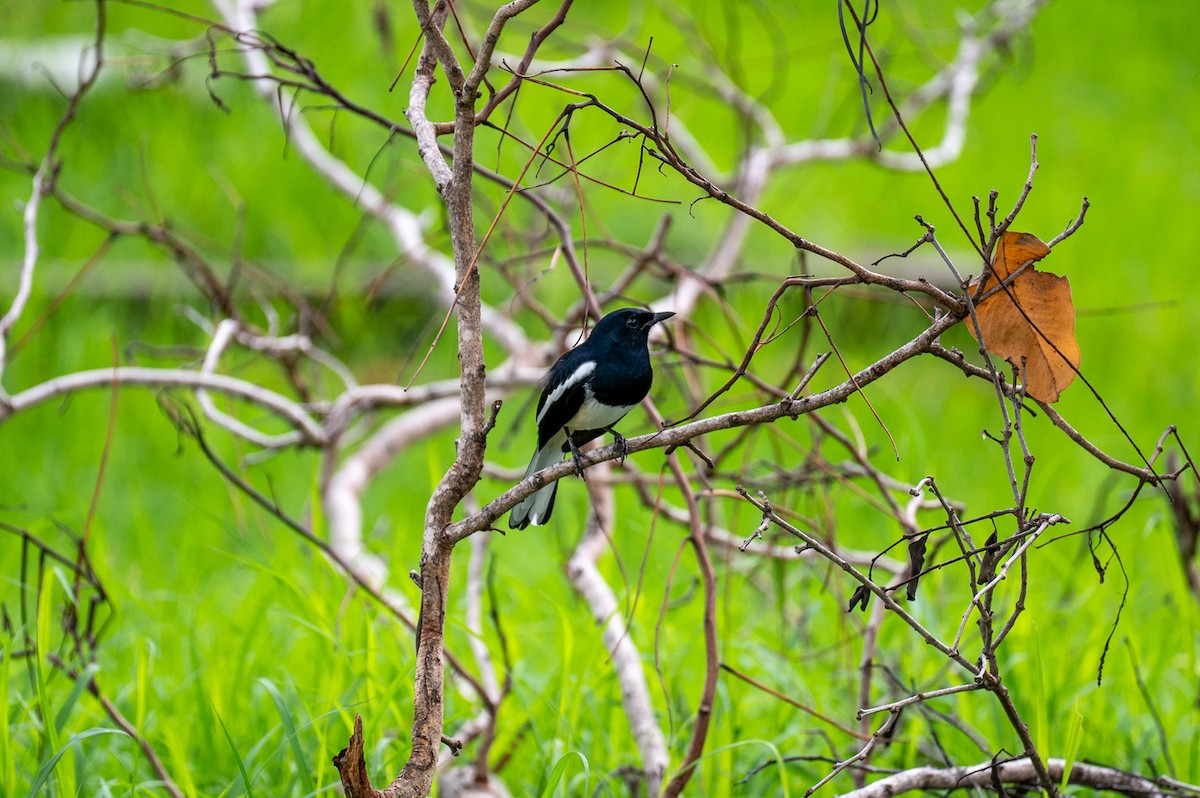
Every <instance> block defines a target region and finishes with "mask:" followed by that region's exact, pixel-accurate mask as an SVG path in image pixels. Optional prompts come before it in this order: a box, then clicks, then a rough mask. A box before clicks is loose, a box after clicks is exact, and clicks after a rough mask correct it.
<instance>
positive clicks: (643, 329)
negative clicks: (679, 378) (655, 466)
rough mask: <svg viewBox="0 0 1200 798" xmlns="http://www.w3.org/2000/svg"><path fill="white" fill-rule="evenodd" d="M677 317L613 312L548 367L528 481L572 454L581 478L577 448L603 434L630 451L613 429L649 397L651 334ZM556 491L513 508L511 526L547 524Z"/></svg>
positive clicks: (538, 494)
mask: <svg viewBox="0 0 1200 798" xmlns="http://www.w3.org/2000/svg"><path fill="white" fill-rule="evenodd" d="M674 315H675V314H674V313H671V312H666V313H651V312H650V311H648V310H642V309H641V308H622V309H621V310H614V311H613V312H612V313H609V314H608V315H607V316H605V317H604V318H602V319H601V320H600V321H599V322H597V323H596V328H595V329H594V330H592V334H591V336H589V337H588V339H587V340H586V341H584V342H583V343H582V344H580V345H579V346H577V347H575V348H574V349H572V350H571V351H570V352H567V353H566V354H565V355H563V356H562V357H560V358H559V359H558V361H557V362H555V364H554V365H553V366H551V367H550V370H549V371H548V372H546V379H545V383H546V384H545V388H543V390H542V396H541V398H540V399H538V405H537V429H538V445H537V451H536V452H534V454H533V459H532V460H530V461H529V468H527V469H525V476H526V477H528V476H530V475H532V474H534V473H536V472H538V471H541V470H542V469H543V468H546V467H548V466H552V465H554V464H555V463H557V462H558V461H559V460H561V459H562V456H563V453H564V452H571V454H572V456H573V457H574V458H575V473H576V474H578V475H579V476H581V477H582V476H583V461H584V460H585V459H586V458H585V457H584V455H583V453H582V452H580V451H579V447H580V446H583V445H584V444H585V443H587V442H588V441H591V440H595V439H596V438H598V437H600V435H601V433H603V432H605V431H608V432H611V433H612V434H613V436H614V437H615V438H616V440H617V443H618V444H619V445H620V446H621V447H622V450H626V449H627V447H628V444H626V442H625V438H624V437H623V436H622V435H621V434H620V433H619V432H617V431H616V430H614V429H613V428H612V427H613V425H614V424H616V423H617V422H618V421H620V420H621V419H622V418H624V416H625V414H626V413H628V412H629V411H630V410H632V409H633V407H634V405H636V404H638V403H639V402H641V401H642V400H643V399H645V398H646V394H648V393H649V392H650V383H651V381H652V380H653V379H654V372H653V370H652V369H651V368H650V348H649V343H648V339H649V336H650V328H651V327H653V326H654V325H655V324H658V323H659V322H660V321H663V320H665V319H669V318H671V317H672V316H674ZM557 488H558V482H551V483H550V484H549V485H547V486H546V487H544V488H542V489H540V490H539V491H537V492H536V493H534V494H533V495H532V496H530V497H528V498H527V499H525V500H523V501H522V502H520V503H519V504H518V505H517V506H516V507H513V509H512V515H510V516H509V518H508V525H509V526H510V527H511V528H512V529H524V528H525V527H527V526H529V525H530V524H534V525H535V526H536V525H540V524H544V523H546V522H547V521H549V520H550V512H551V511H552V510H553V509H554V492H555V490H556V489H557Z"/></svg>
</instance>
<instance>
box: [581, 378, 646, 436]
mask: <svg viewBox="0 0 1200 798" xmlns="http://www.w3.org/2000/svg"><path fill="white" fill-rule="evenodd" d="M633 408H634V405H616V406H613V405H605V404H601V403H600V402H597V401H596V397H595V396H593V395H592V391H591V389H590V388H588V389H586V391H585V394H584V398H583V406H582V407H580V408H579V412H578V413H576V414H575V417H574V418H572V419H571V422H570V423H569V424H568V425H567V427H568V428H570V429H572V430H582V429H605V428H606V427H611V426H612V425H613V424H616V423H617V422H618V421H620V420H621V419H622V418H624V416H625V414H626V413H628V412H629V411H630V410H632V409H633Z"/></svg>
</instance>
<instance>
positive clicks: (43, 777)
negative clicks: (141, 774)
mask: <svg viewBox="0 0 1200 798" xmlns="http://www.w3.org/2000/svg"><path fill="white" fill-rule="evenodd" d="M101 734H122V735H123V734H125V732H123V731H121V730H120V729H107V728H103V727H99V726H97V727H96V728H94V729H88V730H87V731H81V732H80V733H79V734H75V735H72V736H71V739H69V740H67V743H66V745H64V746H63V747H62V748H60V749H59V750H58V751H57V752H56V753H55V754H54V756H52V757H50V758H49V759H48V760H46V761H45V762H44V763H42V766H41V767H40V768H38V772H37V775H36V776H34V778H33V783H32V784H30V785H29V792H28V793H26V796H27V798H38V796H39V795H41V794H42V793H41V789H42V785H44V784H45V783H46V781H47V780H48V779H49V778H50V775H51V774H52V773H53V772H54V768H55V766H57V765H58V761H59V760H60V759H62V757H63V754H65V753H66V752H67V751H69V750H70V749H71V746H73V745H75V743H78V742H82V741H83V740H86V739H88V738H89V737H96V736H98V735H101Z"/></svg>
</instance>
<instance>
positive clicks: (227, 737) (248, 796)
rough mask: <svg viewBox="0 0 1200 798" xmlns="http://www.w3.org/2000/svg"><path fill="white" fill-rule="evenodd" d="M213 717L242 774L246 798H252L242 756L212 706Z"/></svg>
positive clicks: (222, 720)
mask: <svg viewBox="0 0 1200 798" xmlns="http://www.w3.org/2000/svg"><path fill="white" fill-rule="evenodd" d="M212 711H213V715H215V716H216V718H217V723H218V724H219V725H220V726H221V732H222V734H224V735H225V741H226V742H228V743H229V750H231V751H233V758H234V760H236V761H237V766H238V770H239V771H240V772H241V774H242V784H243V785H244V786H245V788H246V798H254V791H253V790H252V789H251V788H250V774H249V773H247V772H246V763H245V762H243V761H242V755H241V754H240V753H239V752H238V748H237V744H236V743H234V741H233V736H232V735H231V734H230V733H229V729H227V728H225V721H224V719H222V718H221V713H220V712H218V711H217V708H216V707H215V706H214V707H213V708H212Z"/></svg>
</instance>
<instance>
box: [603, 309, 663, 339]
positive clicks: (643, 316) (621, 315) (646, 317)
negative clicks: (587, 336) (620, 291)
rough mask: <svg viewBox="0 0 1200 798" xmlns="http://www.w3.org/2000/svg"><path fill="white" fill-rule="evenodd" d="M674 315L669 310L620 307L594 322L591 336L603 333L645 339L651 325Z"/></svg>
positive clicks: (615, 336)
mask: <svg viewBox="0 0 1200 798" xmlns="http://www.w3.org/2000/svg"><path fill="white" fill-rule="evenodd" d="M674 315H675V313H674V312H672V311H669V310H668V311H664V312H662V313H653V312H651V311H649V310H642V309H641V308H621V309H620V310H614V311H613V312H612V313H609V314H608V315H607V316H605V317H604V318H602V319H600V321H599V322H597V323H596V329H594V330H592V337H593V338H594V337H596V336H598V335H603V336H610V337H613V338H617V339H622V340H629V339H633V340H635V341H636V340H642V341H645V340H646V336H648V335H649V334H650V328H651V327H653V326H654V325H655V324H658V323H659V322H660V321H666V320H667V319H669V318H671V317H672V316H674Z"/></svg>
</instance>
